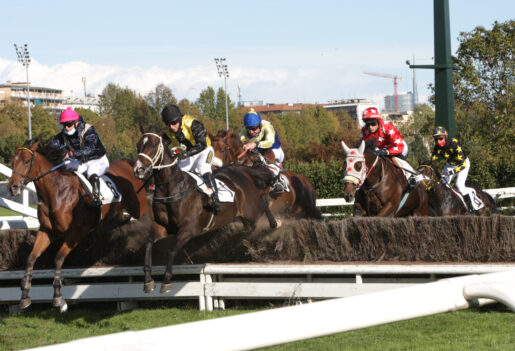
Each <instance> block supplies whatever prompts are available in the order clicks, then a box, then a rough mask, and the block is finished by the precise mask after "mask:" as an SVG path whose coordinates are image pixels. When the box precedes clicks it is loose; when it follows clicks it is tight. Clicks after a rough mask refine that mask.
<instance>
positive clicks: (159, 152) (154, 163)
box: [138, 133, 177, 169]
mask: <svg viewBox="0 0 515 351" xmlns="http://www.w3.org/2000/svg"><path fill="white" fill-rule="evenodd" d="M143 135H152V136H155V137H156V138H158V139H159V146H158V148H157V152H156V154H155V155H154V157H152V158H151V157H150V156H148V155H147V154H145V153H143V152H140V153H138V156H143V157H144V158H146V159H147V160H149V161H150V164H151V166H150V167H151V168H153V169H163V168H167V167H172V166H173V165H175V164H176V163H177V159H175V160H174V161H173V162H172V163H169V164H167V165H157V163H158V161H159V159H161V161H159V163H161V162H163V158H164V146H163V138H162V137H161V136H160V135H158V134H155V133H145V134H143Z"/></svg>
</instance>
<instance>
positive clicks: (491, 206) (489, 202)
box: [472, 186, 497, 214]
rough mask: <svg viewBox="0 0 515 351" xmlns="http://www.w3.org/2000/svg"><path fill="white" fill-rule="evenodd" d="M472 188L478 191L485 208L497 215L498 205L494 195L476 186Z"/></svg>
mask: <svg viewBox="0 0 515 351" xmlns="http://www.w3.org/2000/svg"><path fill="white" fill-rule="evenodd" d="M472 188H473V189H474V190H475V191H476V194H477V195H478V196H479V197H480V198H481V200H482V201H483V204H484V205H485V208H486V209H488V210H489V212H490V213H491V214H493V213H496V212H497V204H496V202H495V199H494V198H493V197H492V195H490V194H489V193H487V192H486V191H483V190H481V189H479V188H476V187H475V186H473V187H472Z"/></svg>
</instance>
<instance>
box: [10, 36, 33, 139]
mask: <svg viewBox="0 0 515 351" xmlns="http://www.w3.org/2000/svg"><path fill="white" fill-rule="evenodd" d="M14 49H15V50H16V55H18V61H19V62H20V63H21V64H22V65H23V67H25V70H26V71H27V110H28V114H29V139H32V124H31V118H30V88H29V63H30V56H29V49H28V48H27V44H25V45H23V46H22V47H20V46H18V45H16V44H14Z"/></svg>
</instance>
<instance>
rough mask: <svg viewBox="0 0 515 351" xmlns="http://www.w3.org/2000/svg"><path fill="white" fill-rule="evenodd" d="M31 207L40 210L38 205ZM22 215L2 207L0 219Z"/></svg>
mask: <svg viewBox="0 0 515 351" xmlns="http://www.w3.org/2000/svg"><path fill="white" fill-rule="evenodd" d="M30 207H32V208H38V205H30ZM21 215H22V214H21V213H18V212H15V211H11V210H9V209H7V208H5V207H0V217H4V216H21Z"/></svg>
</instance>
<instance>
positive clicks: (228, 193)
mask: <svg viewBox="0 0 515 351" xmlns="http://www.w3.org/2000/svg"><path fill="white" fill-rule="evenodd" d="M184 172H185V173H187V174H188V175H189V176H190V177H192V178H193V179H194V180H195V182H197V187H198V189H199V190H200V191H201V192H203V193H204V194H206V195H208V196H211V194H212V193H213V190H212V189H210V188H208V187H207V185H206V183H205V182H204V179H202V177H200V176H199V175H197V174H196V173H192V172H187V171H184ZM215 181H216V185H217V187H218V199H219V200H220V202H234V191H232V190H231V189H230V188H229V187H228V186H227V185H226V184H225V183H224V182H222V181H221V180H219V179H216V178H215Z"/></svg>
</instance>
